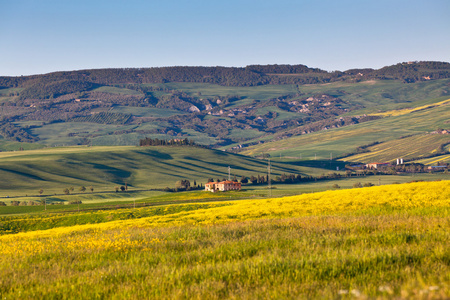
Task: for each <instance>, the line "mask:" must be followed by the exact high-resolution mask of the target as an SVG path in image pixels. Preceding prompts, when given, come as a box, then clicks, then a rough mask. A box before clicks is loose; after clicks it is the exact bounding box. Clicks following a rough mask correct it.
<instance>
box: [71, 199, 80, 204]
mask: <svg viewBox="0 0 450 300" xmlns="http://www.w3.org/2000/svg"><path fill="white" fill-rule="evenodd" d="M69 204H83V202H81V200H71V201H69Z"/></svg>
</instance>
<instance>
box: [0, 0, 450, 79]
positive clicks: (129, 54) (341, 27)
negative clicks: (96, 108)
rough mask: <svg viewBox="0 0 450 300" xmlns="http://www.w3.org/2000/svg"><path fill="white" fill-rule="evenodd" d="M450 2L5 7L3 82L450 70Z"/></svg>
mask: <svg viewBox="0 0 450 300" xmlns="http://www.w3.org/2000/svg"><path fill="white" fill-rule="evenodd" d="M449 15H450V1H448V0H422V1H418V0H408V1H403V0H372V1H369V0H297V1H293V0H273V1H266V0H240V1H237V0H227V1H218V0H161V1H152V0H147V1H145V0H123V1H115V0H108V1H106V0H89V1H85V0H77V1H68V0H0V75H7V76H17V75H30V74H41V73H48V72H53V71H69V70H79V69H93V68H116V67H118V68H125V67H160V66H245V65H249V64H305V65H307V66H309V67H317V68H321V69H325V70H329V71H332V70H341V71H343V70H347V69H351V68H363V67H370V68H381V67H383V66H386V65H392V64H396V63H399V62H403V61H410V60H436V61H447V62H449V61H450V38H449V37H450V18H449Z"/></svg>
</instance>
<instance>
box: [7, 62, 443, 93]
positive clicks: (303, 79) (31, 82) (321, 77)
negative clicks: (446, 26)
mask: <svg viewBox="0 0 450 300" xmlns="http://www.w3.org/2000/svg"><path fill="white" fill-rule="evenodd" d="M282 74H290V75H291V74H302V76H280V75H282ZM442 78H450V64H449V63H447V62H433V61H428V62H427V61H424V62H408V63H399V64H396V65H393V66H387V67H384V68H381V69H378V70H374V69H351V70H347V71H343V72H342V71H333V72H327V71H324V70H321V69H317V68H309V67H307V66H305V65H251V66H247V67H242V68H236V67H160V68H124V69H91V70H80V71H70V72H54V73H48V74H43V75H32V76H21V77H6V76H3V77H0V88H10V87H25V88H26V89H27V92H25V94H24V97H28V96H30V97H35V96H36V95H37V96H39V97H48V96H50V95H51V93H53V94H60V93H61V92H60V91H63V92H65V93H68V92H73V91H75V90H88V89H91V88H94V87H95V85H113V84H129V83H136V84H142V83H166V82H197V83H212V84H219V85H224V86H255V85H264V84H314V83H327V82H333V81H346V80H350V81H355V80H370V79H398V80H403V81H404V82H414V81H421V80H432V79H442ZM38 90H45V91H46V92H45V93H44V94H40V93H41V92H38ZM27 93H30V95H28V94H27ZM39 99H41V98H39Z"/></svg>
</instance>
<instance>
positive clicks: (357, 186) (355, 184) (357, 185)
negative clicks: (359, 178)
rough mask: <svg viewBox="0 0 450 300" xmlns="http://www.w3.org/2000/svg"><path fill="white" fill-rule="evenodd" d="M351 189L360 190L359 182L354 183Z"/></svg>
mask: <svg viewBox="0 0 450 300" xmlns="http://www.w3.org/2000/svg"><path fill="white" fill-rule="evenodd" d="M353 187H354V188H361V187H362V184H361V182H356V183H354V184H353Z"/></svg>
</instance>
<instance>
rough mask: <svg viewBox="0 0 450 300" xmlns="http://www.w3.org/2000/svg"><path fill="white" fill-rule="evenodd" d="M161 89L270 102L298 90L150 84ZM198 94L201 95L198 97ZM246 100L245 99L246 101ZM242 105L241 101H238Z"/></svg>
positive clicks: (288, 88) (171, 83)
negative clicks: (237, 96) (235, 96)
mask: <svg viewBox="0 0 450 300" xmlns="http://www.w3.org/2000/svg"><path fill="white" fill-rule="evenodd" d="M150 86H158V87H161V88H168V89H176V90H179V91H183V92H185V93H187V94H188V95H191V96H196V97H198V98H214V97H215V96H222V97H225V96H233V95H239V96H241V97H245V98H247V99H254V100H268V99H271V98H276V97H279V96H281V95H288V94H295V93H297V88H296V86H295V85H261V86H253V87H228V86H221V85H216V84H208V83H184V82H170V83H163V84H150ZM198 92H200V93H201V95H198ZM244 100H245V99H244ZM237 102H239V103H240V101H237Z"/></svg>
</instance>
